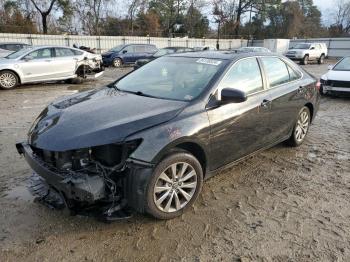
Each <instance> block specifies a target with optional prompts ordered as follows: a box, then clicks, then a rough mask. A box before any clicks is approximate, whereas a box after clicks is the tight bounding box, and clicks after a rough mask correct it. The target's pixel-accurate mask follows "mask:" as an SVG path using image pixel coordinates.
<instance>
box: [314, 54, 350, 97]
mask: <svg viewBox="0 0 350 262" xmlns="http://www.w3.org/2000/svg"><path fill="white" fill-rule="evenodd" d="M328 69H329V71H328V72H327V73H326V74H324V75H323V76H322V77H321V88H320V91H321V94H322V95H326V94H332V93H338V94H339V93H344V94H345V93H347V94H350V56H348V57H344V58H342V59H341V60H340V61H339V62H338V63H336V64H335V65H334V66H333V65H330V66H329V67H328Z"/></svg>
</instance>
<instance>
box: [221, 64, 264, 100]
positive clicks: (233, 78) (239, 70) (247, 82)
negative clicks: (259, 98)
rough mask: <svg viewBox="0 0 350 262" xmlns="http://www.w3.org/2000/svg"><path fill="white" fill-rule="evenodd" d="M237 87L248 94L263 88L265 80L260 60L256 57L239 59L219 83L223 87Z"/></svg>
mask: <svg viewBox="0 0 350 262" xmlns="http://www.w3.org/2000/svg"><path fill="white" fill-rule="evenodd" d="M227 87H228V88H230V87H231V88H235V89H238V90H241V91H243V92H245V93H247V94H252V93H255V92H257V91H260V90H263V89H264V88H263V82H262V77H261V72H260V67H259V64H258V61H257V60H256V58H255V57H252V58H246V59H242V60H240V61H238V62H237V63H236V64H235V65H234V66H233V67H232V68H231V69H230V70H229V71H228V72H227V74H226V76H225V77H224V79H223V80H222V81H221V82H220V84H219V90H221V89H223V88H227Z"/></svg>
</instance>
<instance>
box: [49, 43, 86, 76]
mask: <svg viewBox="0 0 350 262" xmlns="http://www.w3.org/2000/svg"><path fill="white" fill-rule="evenodd" d="M74 51H75V50H73V49H70V48H64V47H59V48H55V58H54V61H53V62H54V63H55V65H56V73H55V76H56V77H58V78H60V77H69V76H72V75H74V74H75V70H76V66H77V62H78V61H79V57H80V56H79V55H77V54H76V53H75V52H74Z"/></svg>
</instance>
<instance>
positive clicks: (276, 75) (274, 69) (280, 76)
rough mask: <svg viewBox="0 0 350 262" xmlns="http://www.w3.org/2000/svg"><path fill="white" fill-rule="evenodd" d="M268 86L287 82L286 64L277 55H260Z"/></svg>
mask: <svg viewBox="0 0 350 262" xmlns="http://www.w3.org/2000/svg"><path fill="white" fill-rule="evenodd" d="M261 61H262V63H263V65H264V68H265V71H266V75H267V78H268V81H269V83H270V88H271V87H274V86H278V85H282V84H284V83H287V82H289V72H288V69H287V65H286V64H285V63H284V62H283V61H282V60H281V59H279V58H277V57H262V58H261Z"/></svg>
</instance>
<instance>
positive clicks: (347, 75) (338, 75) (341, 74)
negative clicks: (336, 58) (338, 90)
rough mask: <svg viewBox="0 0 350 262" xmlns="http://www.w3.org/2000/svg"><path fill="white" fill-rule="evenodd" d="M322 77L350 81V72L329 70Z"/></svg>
mask: <svg viewBox="0 0 350 262" xmlns="http://www.w3.org/2000/svg"><path fill="white" fill-rule="evenodd" d="M322 79H324V80H335V81H350V72H349V71H337V70H329V71H328V72H327V73H326V74H325V75H323V76H322Z"/></svg>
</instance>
